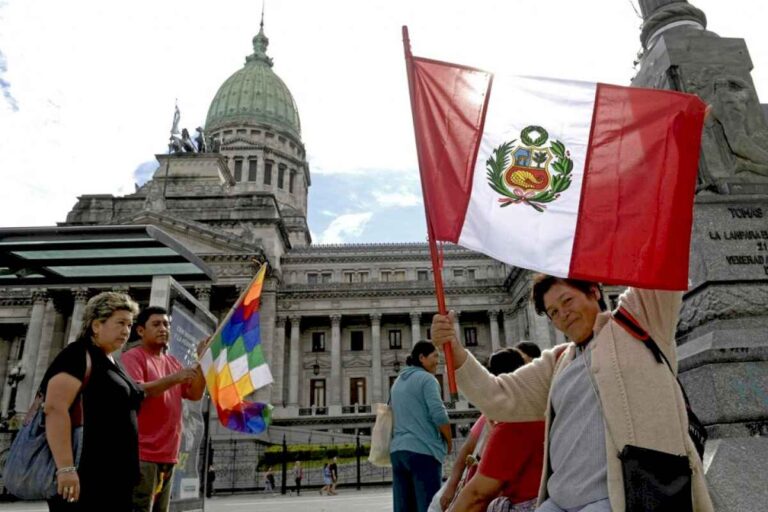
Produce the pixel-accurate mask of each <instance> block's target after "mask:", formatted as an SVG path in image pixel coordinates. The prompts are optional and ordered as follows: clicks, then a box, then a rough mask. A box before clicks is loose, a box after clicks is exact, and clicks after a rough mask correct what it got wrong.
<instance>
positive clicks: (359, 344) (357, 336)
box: [349, 331, 363, 351]
mask: <svg viewBox="0 0 768 512" xmlns="http://www.w3.org/2000/svg"><path fill="white" fill-rule="evenodd" d="M349 337H350V347H349V349H350V350H354V351H361V350H363V331H351V332H350V333H349Z"/></svg>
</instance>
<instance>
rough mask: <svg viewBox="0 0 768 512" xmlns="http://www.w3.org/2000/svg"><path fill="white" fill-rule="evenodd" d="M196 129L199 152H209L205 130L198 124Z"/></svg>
mask: <svg viewBox="0 0 768 512" xmlns="http://www.w3.org/2000/svg"><path fill="white" fill-rule="evenodd" d="M195 131H196V132H197V137H195V142H196V143H197V152H198V153H207V152H208V144H206V142H205V132H204V131H203V128H202V127H201V126H198V127H197V128H195Z"/></svg>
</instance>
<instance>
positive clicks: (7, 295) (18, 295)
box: [0, 289, 32, 307]
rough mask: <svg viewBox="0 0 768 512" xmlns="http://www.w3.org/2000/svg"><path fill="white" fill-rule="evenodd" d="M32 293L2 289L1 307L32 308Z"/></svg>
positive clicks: (0, 296) (0, 293)
mask: <svg viewBox="0 0 768 512" xmlns="http://www.w3.org/2000/svg"><path fill="white" fill-rule="evenodd" d="M31 305H32V292H31V291H30V290H9V289H5V290H3V289H0V306H6V307H7V306H31Z"/></svg>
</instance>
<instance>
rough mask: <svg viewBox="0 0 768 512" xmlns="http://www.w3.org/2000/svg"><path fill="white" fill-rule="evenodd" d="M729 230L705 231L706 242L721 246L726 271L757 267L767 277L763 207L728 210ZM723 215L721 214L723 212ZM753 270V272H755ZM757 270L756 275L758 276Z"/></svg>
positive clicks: (766, 230)
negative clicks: (734, 268)
mask: <svg viewBox="0 0 768 512" xmlns="http://www.w3.org/2000/svg"><path fill="white" fill-rule="evenodd" d="M726 210H727V213H726V218H728V217H730V220H731V223H730V224H731V225H730V226H729V229H723V230H712V229H710V230H708V231H707V238H708V239H709V240H711V241H714V242H717V243H718V245H719V244H723V245H722V246H721V247H723V248H724V250H723V251H722V256H721V257H722V258H723V259H724V260H725V264H726V265H728V266H730V267H741V268H743V267H745V266H746V267H758V268H759V269H760V270H762V272H763V273H765V275H767V276H768V226H766V227H765V228H764V227H763V226H765V221H764V220H763V219H766V218H768V211H766V209H765V208H763V207H752V206H750V207H738V206H733V207H728V208H726ZM724 213H725V212H724ZM755 270H757V269H755ZM760 270H758V272H760Z"/></svg>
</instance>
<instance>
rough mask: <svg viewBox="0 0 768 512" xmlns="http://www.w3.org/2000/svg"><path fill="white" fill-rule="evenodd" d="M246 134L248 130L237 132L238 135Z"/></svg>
mask: <svg viewBox="0 0 768 512" xmlns="http://www.w3.org/2000/svg"><path fill="white" fill-rule="evenodd" d="M247 133H248V130H237V134H238V135H246V134H247Z"/></svg>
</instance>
